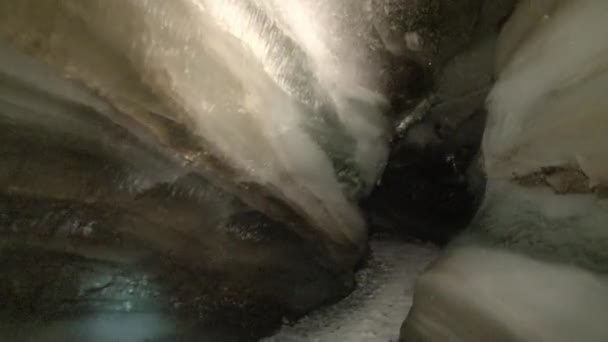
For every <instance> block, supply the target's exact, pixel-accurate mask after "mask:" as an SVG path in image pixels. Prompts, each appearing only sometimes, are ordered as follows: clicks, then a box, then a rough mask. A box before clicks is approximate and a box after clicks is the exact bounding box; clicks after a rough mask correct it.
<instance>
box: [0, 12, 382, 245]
mask: <svg viewBox="0 0 608 342" xmlns="http://www.w3.org/2000/svg"><path fill="white" fill-rule="evenodd" d="M367 16H368V14H367V12H366V9H365V8H364V7H363V6H360V4H358V5H355V4H352V3H351V2H348V1H278V0H276V1H274V0H227V1H214V0H175V1H148V0H109V1H107V0H103V1H101V0H65V1H60V2H57V1H47V0H42V1H39V0H26V1H22V0H19V1H3V2H2V3H1V4H0V23H1V24H0V36H1V37H2V38H3V40H5V41H6V42H7V43H8V44H10V45H12V46H15V47H18V48H19V49H20V50H22V51H24V52H26V53H28V54H29V55H31V56H34V57H36V58H37V59H39V60H42V61H44V62H46V63H47V64H49V65H50V66H51V67H52V68H54V69H55V70H56V71H58V72H59V73H61V74H63V75H64V76H65V77H66V78H69V79H71V80H73V81H75V82H76V83H78V84H82V85H84V86H86V88H88V89H89V90H92V91H93V92H94V93H95V94H97V95H99V96H101V97H102V98H103V99H105V100H107V101H108V102H109V104H110V107H112V108H113V109H115V110H117V111H119V112H121V113H123V114H126V115H127V117H129V119H130V120H131V121H130V123H129V124H128V127H127V128H128V129H129V130H130V131H131V132H132V133H133V134H134V135H135V136H138V137H139V138H140V139H147V141H148V142H149V143H151V144H156V145H158V146H164V147H166V148H169V149H170V150H172V151H173V153H174V154H175V156H176V157H177V158H178V159H180V160H181V161H182V163H183V164H184V165H188V166H189V167H190V168H192V169H194V170H195V171H197V172H200V173H202V174H204V175H205V176H206V177H208V178H209V179H210V180H211V181H213V182H215V183H217V184H220V185H221V186H223V187H225V188H228V189H229V190H230V191H231V192H234V193H237V195H239V196H240V197H241V199H243V200H244V201H246V202H248V203H249V204H250V205H253V206H257V207H258V208H259V209H261V210H262V211H265V212H267V213H269V214H271V216H272V215H273V214H276V212H275V213H273V212H272V210H268V206H270V204H268V203H274V201H273V200H271V199H269V198H275V199H278V200H279V201H280V202H283V203H285V204H287V207H290V208H291V210H292V211H294V212H296V213H297V215H298V216H300V217H301V218H303V219H304V220H305V221H306V222H307V223H308V225H309V226H310V227H312V228H313V231H314V233H313V235H318V236H321V239H325V240H327V241H331V243H335V244H337V245H341V246H345V247H346V248H352V247H356V249H358V248H359V247H360V246H361V243H362V242H363V241H364V239H365V236H366V231H365V227H364V224H363V221H362V219H361V217H360V213H359V210H358V208H357V205H356V202H357V200H358V199H359V198H360V197H361V196H363V195H365V194H366V193H368V192H369V191H370V189H371V187H372V185H373V184H374V182H375V180H376V178H377V177H378V175H379V173H380V172H381V171H382V168H383V163H384V161H385V158H386V154H387V141H388V139H387V135H386V131H387V130H386V128H385V122H384V118H383V115H382V112H383V108H384V106H385V101H384V99H383V97H382V96H381V95H380V94H381V84H380V81H379V80H378V79H377V78H378V77H377V74H378V72H377V71H378V70H379V62H378V59H377V58H376V57H375V55H374V52H373V51H372V50H373V49H371V47H370V46H369V44H368V42H369V40H370V39H372V38H371V35H370V30H371V24H369V20H368V19H369V18H368V17H367ZM359 51H360V52H359ZM7 69H11V67H10V66H9V67H8V68H7ZM28 72H30V71H29V70H20V72H19V73H17V74H18V75H19V76H18V77H26V78H27V77H28ZM31 72H34V71H33V70H32V71H31ZM39 86H40V87H41V88H44V87H47V88H49V87H52V85H50V84H39ZM58 91H59V92H61V91H60V90H58ZM59 95H60V96H64V97H69V95H68V94H67V93H63V94H59ZM167 122H168V123H170V124H171V125H178V126H180V127H185V129H186V131H187V132H188V133H189V134H191V135H193V136H195V139H194V142H189V143H188V144H186V145H187V146H185V145H184V144H181V143H180V144H176V143H175V140H176V139H174V137H171V136H170V135H169V134H168V133H167V130H166V129H164V127H165V126H167ZM117 123H118V124H124V123H119V122H117ZM142 131H145V134H142V133H141V132H142ZM144 136H145V137H144ZM178 140H179V139H178ZM178 145H179V146H178ZM252 185H255V186H256V187H258V186H259V188H260V189H264V194H267V195H257V197H256V195H252V194H251V192H255V190H253V191H252V190H250V188H251V187H252ZM279 216H280V215H279Z"/></svg>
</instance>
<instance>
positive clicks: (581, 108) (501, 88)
mask: <svg viewBox="0 0 608 342" xmlns="http://www.w3.org/2000/svg"><path fill="white" fill-rule="evenodd" d="M606 19H608V3H607V2H605V1H601V0H582V1H570V0H561V1H559V0H555V1H553V0H547V1H535V0H524V1H520V2H519V4H518V6H517V8H516V10H515V12H514V14H513V15H512V17H511V18H510V19H509V20H508V22H507V23H506V24H505V26H504V28H503V31H502V33H501V35H500V37H499V40H498V44H497V51H496V61H495V62H496V64H495V68H496V70H495V73H496V78H497V80H496V84H495V85H494V86H493V89H492V90H491V92H490V95H489V97H488V99H487V108H488V120H487V123H486V130H485V132H484V138H483V143H482V150H483V160H484V164H485V172H486V175H487V188H486V193H485V198H484V201H483V203H482V206H481V208H480V210H479V212H478V213H477V215H476V217H475V219H474V221H473V223H472V225H471V226H470V227H469V229H468V230H467V231H466V232H465V233H464V234H463V236H461V237H460V238H458V239H457V240H456V241H455V242H454V243H453V244H452V245H451V247H450V248H449V250H448V251H447V252H446V253H445V255H443V256H442V257H441V258H440V260H439V261H437V262H436V263H434V264H433V265H432V267H431V268H430V269H429V270H427V271H426V272H425V273H424V274H423V275H422V276H421V278H420V279H419V280H418V282H417V285H416V291H415V295H414V306H413V309H412V311H411V312H410V314H409V316H408V318H407V320H406V321H405V323H404V325H403V327H402V335H401V337H402V339H403V340H404V341H445V340H450V341H573V340H580V341H598V342H599V341H605V340H606V339H607V338H608V329H607V328H606V324H605V320H604V319H603V318H602V317H606V315H607V314H608V281H607V278H606V271H608V255H606V250H607V247H608V229H607V227H606V223H608V216H607V214H606V213H607V209H608V207H607V203H608V202H606V196H605V184H606V183H605V182H606V177H607V176H608V172H607V171H608V169H607V168H606V158H605V157H606V156H607V155H608V150H607V149H608V140H607V137H608V136H607V135H606V131H607V130H608V106H607V104H608V102H606V99H607V97H606V96H605V94H604V93H605V89H606V86H607V85H608V78H607V76H608V72H607V70H608V69H607V68H606V67H607V66H608V39H607V36H606V34H605V32H604V31H605V22H606Z"/></svg>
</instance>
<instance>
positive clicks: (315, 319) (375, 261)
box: [263, 238, 439, 342]
mask: <svg viewBox="0 0 608 342" xmlns="http://www.w3.org/2000/svg"><path fill="white" fill-rule="evenodd" d="M371 248H372V256H371V258H370V261H369V263H368V265H367V267H365V268H364V269H362V270H361V271H359V272H358V273H357V283H358V286H357V289H356V290H355V291H354V292H353V293H352V294H351V295H350V296H348V297H347V298H345V299H344V300H342V301H341V302H339V303H337V304H335V305H333V306H330V307H326V308H323V309H320V310H318V311H316V312H313V313H312V314H310V315H308V316H307V317H304V318H303V319H301V320H299V321H298V322H296V323H295V324H293V325H289V324H286V325H284V326H283V327H282V328H281V329H280V330H279V332H278V333H277V334H276V335H274V336H272V337H269V338H266V339H264V340H263V341H264V342H303V341H310V342H326V341H327V342H334V341H349V342H375V341H382V342H388V341H397V339H398V337H399V328H400V327H401V323H403V320H404V319H405V316H406V315H407V312H408V311H409V309H410V307H411V306H412V292H413V286H414V281H415V280H416V277H417V275H418V274H420V272H421V271H422V270H423V269H424V268H425V267H426V266H427V265H428V264H429V262H431V261H432V260H433V259H434V258H436V257H437V255H438V254H439V251H438V250H437V249H436V248H433V247H428V246H421V245H414V244H410V243H405V242H399V241H393V240H388V239H386V238H377V239H374V240H373V241H372V242H371Z"/></svg>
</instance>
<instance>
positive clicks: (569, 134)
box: [483, 0, 608, 184]
mask: <svg viewBox="0 0 608 342" xmlns="http://www.w3.org/2000/svg"><path fill="white" fill-rule="evenodd" d="M606 18H608V2H606V1H602V0H563V1H547V0H544V1H536V0H527V1H522V2H520V4H519V5H518V8H517V10H516V12H515V13H514V15H513V17H512V18H511V19H510V20H509V22H508V23H507V24H506V26H505V29H504V31H503V33H502V34H501V36H500V41H499V48H498V51H497V55H498V61H497V67H498V70H497V73H498V81H497V82H496V85H495V87H494V89H493V90H492V93H491V94H490V96H489V99H488V110H489V116H488V124H487V127H486V132H485V137H484V142H483V152H484V155H485V160H486V168H487V172H488V177H489V178H493V177H501V178H504V177H510V176H511V175H512V174H513V173H516V174H525V173H529V172H533V171H536V170H538V169H539V168H540V167H548V166H560V165H575V166H579V167H580V169H581V170H582V171H583V172H584V173H585V174H586V175H587V176H589V178H590V179H591V181H592V183H595V184H597V183H601V182H604V181H606V180H607V179H608V164H607V163H606V158H605V156H606V155H608V140H607V137H608V135H606V129H607V128H608V97H607V96H606V91H605V89H606V86H607V85H608V72H607V70H608V68H607V67H608V35H606V34H605V33H606V32H605V31H606Z"/></svg>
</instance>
